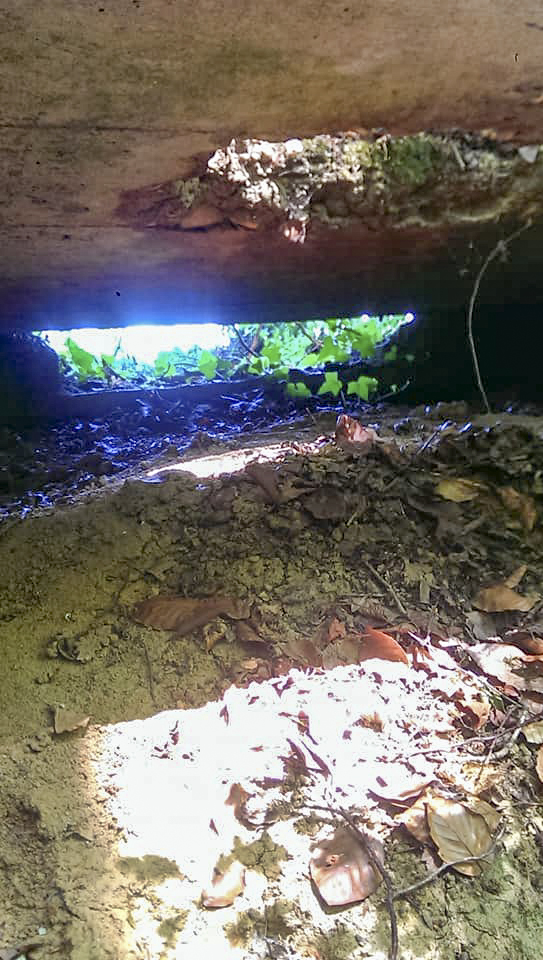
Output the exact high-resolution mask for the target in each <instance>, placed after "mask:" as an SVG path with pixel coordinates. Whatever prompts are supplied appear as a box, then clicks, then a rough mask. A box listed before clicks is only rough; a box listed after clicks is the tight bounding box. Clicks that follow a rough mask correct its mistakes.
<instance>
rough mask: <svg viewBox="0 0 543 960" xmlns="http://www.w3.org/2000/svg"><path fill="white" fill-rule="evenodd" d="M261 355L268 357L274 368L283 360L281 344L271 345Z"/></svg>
mask: <svg viewBox="0 0 543 960" xmlns="http://www.w3.org/2000/svg"><path fill="white" fill-rule="evenodd" d="M260 355H261V356H262V357H267V358H268V360H269V361H270V364H271V366H272V367H273V366H274V364H276V363H279V361H280V359H281V350H280V347H279V344H278V343H269V344H268V345H267V346H265V347H264V348H263V349H262V350H261V351H260Z"/></svg>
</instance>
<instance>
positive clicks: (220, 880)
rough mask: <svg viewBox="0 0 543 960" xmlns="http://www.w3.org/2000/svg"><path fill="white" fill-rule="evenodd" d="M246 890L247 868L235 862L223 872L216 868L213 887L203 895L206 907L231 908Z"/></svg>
mask: <svg viewBox="0 0 543 960" xmlns="http://www.w3.org/2000/svg"><path fill="white" fill-rule="evenodd" d="M244 890H245V867H244V866H243V864H241V863H239V861H238V860H234V861H233V863H231V864H230V866H229V867H227V868H226V870H224V871H223V872H221V870H219V869H218V867H215V870H214V871H213V877H212V880H211V886H210V887H208V889H207V890H204V891H203V893H202V904H203V906H204V907H208V908H216V907H229V906H230V904H231V903H233V902H234V900H235V899H236V897H238V896H239V894H240V893H243V891H244Z"/></svg>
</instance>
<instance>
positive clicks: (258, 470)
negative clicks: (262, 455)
mask: <svg viewBox="0 0 543 960" xmlns="http://www.w3.org/2000/svg"><path fill="white" fill-rule="evenodd" d="M245 473H246V474H247V475H248V476H249V477H251V478H252V479H253V480H254V481H255V482H256V483H258V485H259V487H261V488H262V490H263V491H264V493H265V494H266V496H267V497H268V500H269V501H270V503H281V492H280V490H279V485H278V483H277V470H276V468H275V466H274V465H273V464H271V463H248V464H247V466H246V467H245Z"/></svg>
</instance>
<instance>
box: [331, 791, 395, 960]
mask: <svg viewBox="0 0 543 960" xmlns="http://www.w3.org/2000/svg"><path fill="white" fill-rule="evenodd" d="M329 810H330V813H335V812H336V811H335V810H334V808H333V807H329ZM337 812H338V813H339V814H340V815H341V816H342V817H343V819H344V820H345V821H346V822H347V823H348V824H349V826H350V828H351V830H352V831H353V833H354V834H355V836H356V838H357V840H359V841H360V843H361V844H362V846H363V848H364V850H365V852H366V856H367V858H368V860H369V861H370V863H371V865H372V867H373V869H374V870H376V871H377V872H378V873H380V874H381V877H382V878H383V883H384V885H385V889H386V898H385V903H386V906H387V910H388V916H389V918H390V950H389V954H388V956H389V960H397V958H398V946H399V942H398V918H397V916H396V910H395V908H394V887H393V885H392V880H391V879H390V875H389V873H388V871H387V870H385V868H384V866H383V864H382V863H381V861H380V860H379V858H378V857H376V856H375V853H374V852H373V850H372V848H371V843H370V841H369V837H367V836H366V834H365V833H364V831H363V830H361V829H360V827H357V825H356V823H355V822H354V820H353V818H352V817H351V815H350V814H349V813H347V811H346V810H344V809H343V807H340V808H339V810H338V811H337Z"/></svg>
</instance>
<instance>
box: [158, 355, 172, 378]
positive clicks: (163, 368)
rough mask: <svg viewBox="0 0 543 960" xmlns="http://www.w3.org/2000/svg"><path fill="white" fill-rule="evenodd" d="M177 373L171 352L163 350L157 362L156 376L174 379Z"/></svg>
mask: <svg viewBox="0 0 543 960" xmlns="http://www.w3.org/2000/svg"><path fill="white" fill-rule="evenodd" d="M175 372H176V371H175V363H174V362H173V358H172V354H171V351H170V350H161V351H160V353H159V354H158V355H157V358H156V360H155V376H157V377H173V376H174V375H175Z"/></svg>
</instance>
